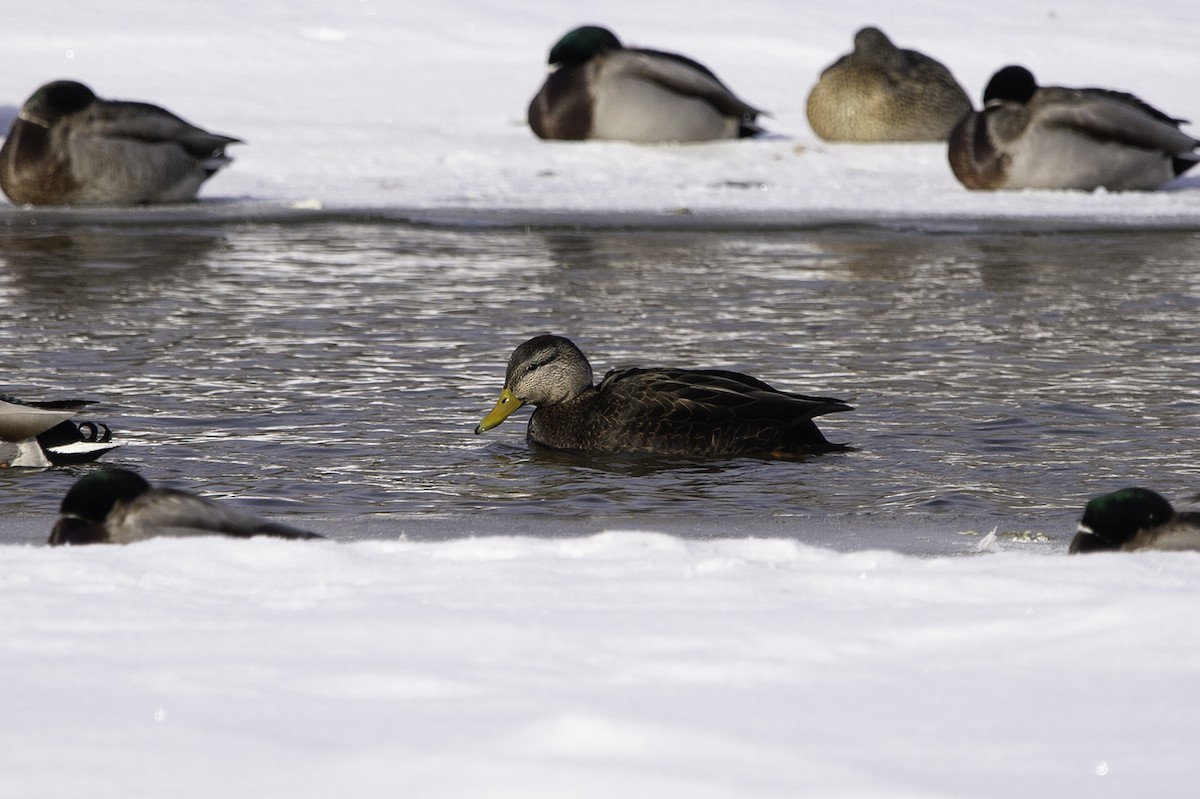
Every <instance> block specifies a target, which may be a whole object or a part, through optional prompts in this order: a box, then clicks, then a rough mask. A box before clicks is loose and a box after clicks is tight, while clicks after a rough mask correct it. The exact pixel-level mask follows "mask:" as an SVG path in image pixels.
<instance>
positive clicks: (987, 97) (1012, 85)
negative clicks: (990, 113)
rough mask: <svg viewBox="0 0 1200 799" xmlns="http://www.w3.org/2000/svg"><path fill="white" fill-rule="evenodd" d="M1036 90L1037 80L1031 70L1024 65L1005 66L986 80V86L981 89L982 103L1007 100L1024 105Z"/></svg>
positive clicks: (989, 103)
mask: <svg viewBox="0 0 1200 799" xmlns="http://www.w3.org/2000/svg"><path fill="white" fill-rule="evenodd" d="M1037 90H1038V85H1037V81H1036V80H1034V77H1033V73H1032V72H1030V71H1029V70H1027V69H1026V68H1025V67H1018V66H1007V67H1004V68H1003V69H1001V70H1000V71H998V72H997V73H996V74H995V75H992V79H991V80H989V81H988V85H987V88H986V89H984V90H983V104H984V105H985V106H986V105H991V104H994V103H999V102H1004V101H1008V102H1013V103H1020V104H1021V105H1024V104H1025V103H1028V102H1029V101H1030V100H1032V99H1033V95H1034V93H1036V92H1037Z"/></svg>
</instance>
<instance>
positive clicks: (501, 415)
mask: <svg viewBox="0 0 1200 799" xmlns="http://www.w3.org/2000/svg"><path fill="white" fill-rule="evenodd" d="M524 404H525V402H524V401H523V400H519V399H517V397H516V395H515V394H513V393H512V391H510V390H509V389H508V388H505V389H504V390H503V391H501V392H500V399H499V400H498V401H497V402H496V407H495V408H492V412H491V413H489V414H488V415H487V416H485V417H483V421H482V422H480V423H479V426H478V427H476V428H475V435H479V434H480V433H482V432H483V431H484V430H491V429H492V428H493V427H495V426H496V425H498V424H500V423H501V422H503V421H504V420H505V419H507V418H508V417H509V416H510V415H511V414H512V412H513V411H515V410H516V409H517V408H520V407H521V406H522V405H524Z"/></svg>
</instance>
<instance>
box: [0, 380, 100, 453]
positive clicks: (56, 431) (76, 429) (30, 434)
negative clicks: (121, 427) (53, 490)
mask: <svg viewBox="0 0 1200 799" xmlns="http://www.w3.org/2000/svg"><path fill="white" fill-rule="evenodd" d="M92 404H93V403H92V402H91V401H89V400H53V401H48V402H47V401H43V402H26V401H22V400H19V399H17V398H16V397H10V396H7V395H4V394H0V465H3V466H30V467H35V468H45V467H47V466H64V465H68V464H73V463H86V462H88V461H94V460H96V459H97V458H99V457H100V456H101V455H103V454H104V453H106V452H108V451H109V450H112V449H115V448H116V447H117V446H119V445H118V444H113V443H112V432H111V431H110V430H109V429H108V425H105V424H101V423H100V422H78V423H77V422H73V421H70V420H71V417H73V416H74V415H75V414H77V413H79V412H80V411H81V410H83V409H84V408H86V407H87V406H88V405H92Z"/></svg>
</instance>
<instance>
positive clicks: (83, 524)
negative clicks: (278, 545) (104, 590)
mask: <svg viewBox="0 0 1200 799" xmlns="http://www.w3.org/2000/svg"><path fill="white" fill-rule="evenodd" d="M59 513H60V516H59V520H58V523H57V524H55V525H54V529H53V531H52V532H51V533H50V540H49V542H48V543H50V544H51V545H59V544H130V543H133V542H135V541H144V540H146V539H148V538H155V537H159V536H169V537H176V538H178V537H184V536H201V535H226V536H234V537H237V538H249V537H251V536H260V535H265V536H273V537H276V538H293V539H301V538H302V539H309V538H321V536H319V535H317V534H316V533H310V532H308V531H307V530H300V529H297V528H295V527H290V526H288V525H285V524H279V523H277V522H271V521H267V520H266V519H263V518H261V517H259V516H255V515H254V514H252V513H248V512H246V511H242V510H237V509H235V508H231V507H228V506H226V505H221V504H219V503H217V502H214V501H213V500H211V499H205V498H204V497H200V496H197V495H195V494H191V493H188V492H186V491H178V490H175V489H172V488H152V487H151V486H150V484H149V483H147V482H146V481H145V480H144V479H143V478H142V477H141V476H140V475H138V474H136V473H134V472H131V471H127V470H125V469H109V470H105V471H100V472H93V473H91V474H89V475H86V476H84V477H81V478H80V479H79V480H78V481H77V482H76V483H75V485H73V486H72V487H71V489H70V490H69V491H68V492H67V494H66V496H65V497H63V501H62V506H61V508H60V510H59Z"/></svg>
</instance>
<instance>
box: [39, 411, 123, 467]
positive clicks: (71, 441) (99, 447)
mask: <svg viewBox="0 0 1200 799" xmlns="http://www.w3.org/2000/svg"><path fill="white" fill-rule="evenodd" d="M37 442H38V446H40V447H41V448H42V451H43V452H45V453H46V458H47V459H48V460H49V461H50V463H52V464H54V465H55V466H65V465H70V464H76V463H89V462H91V461H94V460H96V459H97V458H99V457H100V456H101V455H103V454H104V453H106V452H108V451H110V450H113V449H116V448H117V447H118V446H120V445H119V444H113V443H112V431H111V430H109V429H108V425H106V424H103V423H101V422H72V421H69V420H68V421H65V422H59V423H58V424H56V425H55V426H54V427H51V428H50V429H49V430H47V431H46V432H44V433H42V434H41V435H39V436H38V437H37Z"/></svg>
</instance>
